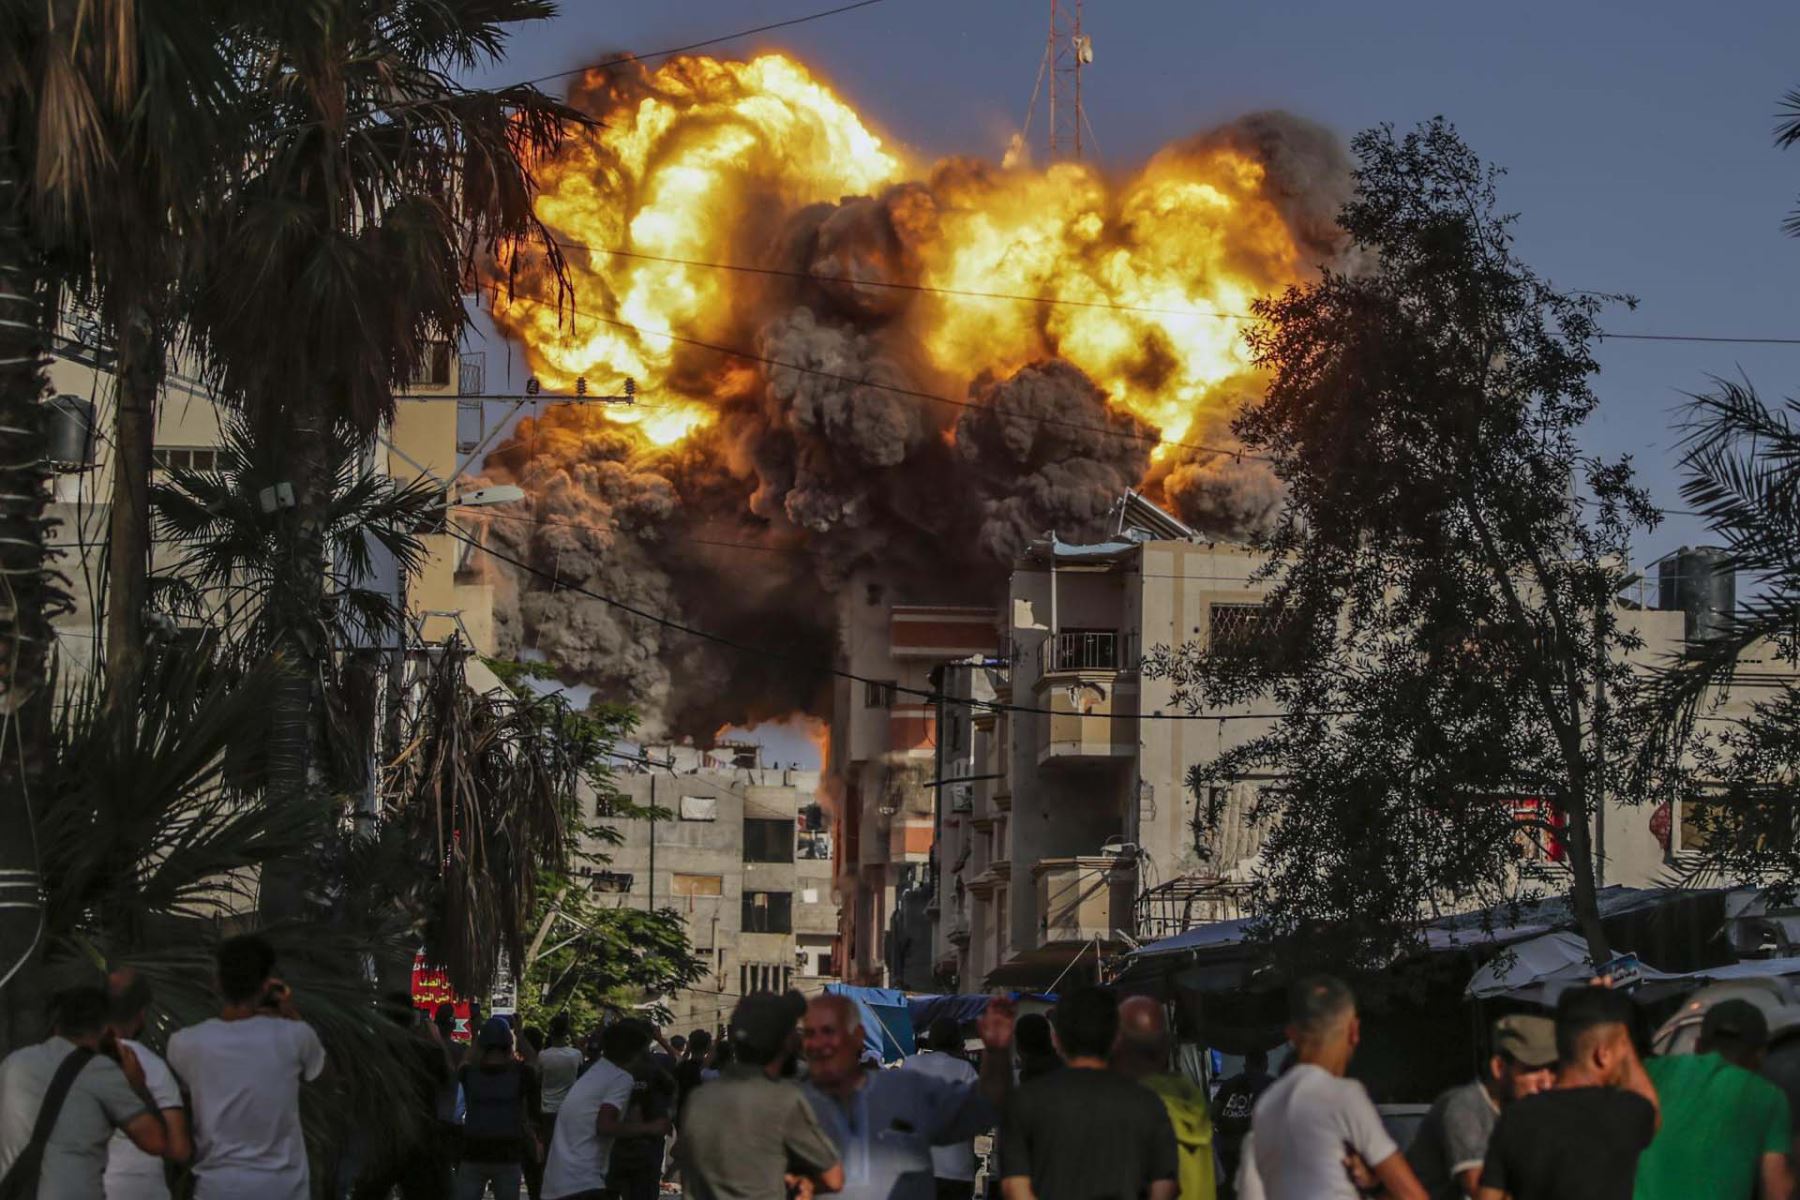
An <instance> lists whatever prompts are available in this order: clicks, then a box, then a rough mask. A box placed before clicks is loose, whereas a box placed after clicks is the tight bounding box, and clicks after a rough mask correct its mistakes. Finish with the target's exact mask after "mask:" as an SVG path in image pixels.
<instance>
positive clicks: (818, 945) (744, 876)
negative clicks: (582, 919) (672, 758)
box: [590, 747, 838, 1032]
mask: <svg viewBox="0 0 1800 1200" xmlns="http://www.w3.org/2000/svg"><path fill="white" fill-rule="evenodd" d="M667 752H668V751H667V748H660V747H653V748H650V749H649V750H648V751H647V753H648V755H649V756H650V757H661V756H662V755H663V754H665V753H667ZM686 753H687V754H688V755H690V756H691V755H692V752H691V751H688V752H686ZM688 761H689V760H688V759H684V758H683V757H682V755H681V752H680V751H679V748H678V750H677V757H676V763H677V765H676V768H675V770H674V773H673V774H671V773H670V772H668V771H664V770H655V771H650V770H645V771H640V772H636V773H629V774H621V775H619V776H618V777H617V782H618V784H619V785H620V787H621V790H623V791H625V792H626V793H627V794H628V795H629V796H630V797H631V799H632V801H633V802H634V803H636V804H639V805H643V806H646V807H648V806H651V805H652V802H654V805H655V806H658V807H661V808H666V809H669V810H671V813H672V816H671V819H668V820H662V821H657V822H654V823H652V822H650V821H639V820H630V821H613V820H604V819H603V820H601V821H599V824H601V825H604V826H607V827H609V828H612V829H616V830H617V831H618V832H619V833H620V834H621V835H622V836H623V837H624V843H623V844H622V845H619V846H616V847H605V846H598V845H596V846H595V847H592V848H593V849H594V850H596V851H598V852H600V853H603V854H605V855H607V856H609V857H610V858H611V860H612V861H611V863H610V864H609V865H608V866H607V867H606V868H604V870H606V871H609V872H612V873H614V874H615V875H622V874H629V875H630V876H631V880H630V886H629V888H628V889H627V890H624V891H619V892H614V891H596V892H595V899H596V900H597V901H598V902H599V903H601V904H603V905H613V906H618V907H640V908H643V907H654V908H659V909H660V908H673V909H675V910H676V911H677V912H678V913H680V914H681V916H682V918H683V920H684V922H685V923H686V925H687V931H688V938H689V941H690V943H691V944H692V945H693V947H694V949H695V953H696V954H697V955H698V956H699V957H700V958H702V959H703V960H705V961H707V962H708V963H709V964H710V966H711V971H710V973H709V974H708V976H707V977H706V978H704V979H702V980H701V981H699V982H698V983H697V984H695V985H694V986H693V987H692V988H689V989H686V990H684V991H681V992H678V993H676V994H675V996H673V997H671V998H669V1000H668V1001H667V1003H668V1004H669V1007H670V1008H671V1009H672V1010H673V1012H674V1016H675V1020H674V1028H676V1029H679V1030H681V1031H683V1032H686V1031H688V1030H689V1029H694V1028H706V1029H711V1028H713V1027H715V1026H716V1025H718V1024H721V1023H722V1022H723V1021H724V1020H725V1019H726V1018H728V1017H729V1016H730V1011H731V1008H732V1006H734V1005H735V1004H736V1003H737V1000H738V998H739V997H740V996H741V995H742V994H743V991H744V988H745V986H746V984H748V986H749V987H750V989H751V990H755V989H756V988H757V987H758V986H760V985H761V983H763V982H765V981H767V982H773V983H775V984H776V985H777V986H782V985H784V984H785V985H786V986H793V987H798V988H800V989H801V990H803V991H807V992H813V991H817V990H819V989H821V988H823V987H824V985H825V983H826V982H827V981H828V980H829V979H834V978H836V975H835V974H829V975H827V974H822V973H821V969H822V968H823V967H824V966H825V965H826V960H827V958H828V957H829V954H830V944H831V940H832V937H833V935H834V934H835V932H836V930H837V924H838V907H837V904H836V902H835V901H834V899H833V896H832V891H831V887H830V877H831V859H830V857H829V855H830V842H831V837H832V833H831V831H830V830H825V831H821V832H809V831H801V830H799V829H798V822H799V819H800V817H801V815H802V813H803V812H804V811H805V810H806V809H808V808H809V806H811V805H812V804H813V803H814V802H815V799H816V795H817V792H818V773H817V772H814V771H792V770H778V769H775V768H767V767H754V768H737V769H729V768H726V769H720V768H719V767H717V766H716V765H715V766H700V765H684V763H685V762H688ZM590 803H591V801H590ZM684 812H685V813H686V816H684V815H683V814H684ZM747 817H748V818H750V819H757V820H784V821H790V822H796V835H795V854H796V857H795V858H794V859H793V860H792V861H788V862H777V863H765V862H746V861H745V850H744V844H745V839H744V828H745V827H744V822H745V819H746V818H747ZM701 818H705V819H701ZM653 847H654V850H653ZM808 853H814V854H822V855H824V857H813V858H808V857H801V856H802V855H805V854H808ZM653 855H654V859H655V868H654V872H653V871H652V868H651V860H652V856H653ZM708 884H711V886H708ZM599 886H605V885H599ZM714 887H716V890H717V894H716V895H710V894H694V893H696V892H710V891H712V890H713V888H714ZM746 892H753V893H754V892H771V893H782V894H786V895H788V896H789V897H791V925H792V928H791V930H790V931H789V932H785V933H758V932H747V931H745V930H744V929H743V925H742V918H743V899H744V895H745V893H746ZM832 966H833V970H834V971H835V964H832Z"/></svg>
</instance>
